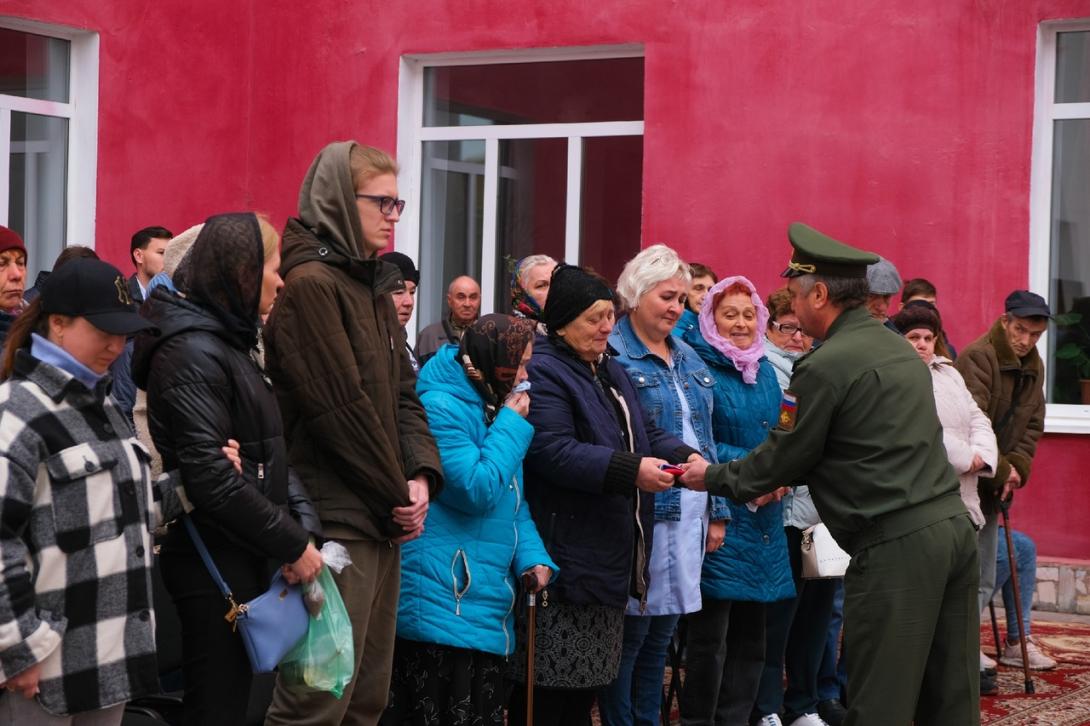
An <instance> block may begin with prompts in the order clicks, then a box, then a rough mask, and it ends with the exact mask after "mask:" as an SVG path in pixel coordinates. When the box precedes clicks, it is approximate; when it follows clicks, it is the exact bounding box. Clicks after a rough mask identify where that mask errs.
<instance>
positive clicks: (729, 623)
mask: <svg viewBox="0 0 1090 726" xmlns="http://www.w3.org/2000/svg"><path fill="white" fill-rule="evenodd" d="M687 617H688V621H689V634H688V637H687V639H686V644H685V687H684V688H682V690H681V723H682V726H698V725H700V726H703V725H710V724H727V725H728V726H734V724H745V723H747V722H748V721H749V714H750V711H751V710H752V709H753V701H754V699H755V698H756V696H757V686H758V684H759V683H760V681H761V672H762V671H763V670H764V663H765V603H763V602H745V601H741V600H713V599H711V598H704V607H703V608H702V609H701V610H700V612H698V613H693V614H692V615H689V616H687Z"/></svg>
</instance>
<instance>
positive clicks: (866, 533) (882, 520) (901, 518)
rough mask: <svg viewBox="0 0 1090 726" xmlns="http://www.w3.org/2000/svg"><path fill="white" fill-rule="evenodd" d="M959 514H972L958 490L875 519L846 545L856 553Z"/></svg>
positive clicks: (849, 551) (847, 549)
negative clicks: (969, 512)
mask: <svg viewBox="0 0 1090 726" xmlns="http://www.w3.org/2000/svg"><path fill="white" fill-rule="evenodd" d="M959 514H963V515H966V516H968V512H967V511H966V509H965V505H964V504H963V503H962V501H961V494H960V493H959V492H958V491H957V490H954V491H953V492H950V493H949V494H944V495H943V496H941V497H937V498H935V499H931V500H930V501H926V502H923V503H922V504H916V505H914V506H911V507H907V508H905V509H898V510H897V511H896V512H889V513H887V514H883V515H881V516H880V517H878V518H877V519H874V520H873V522H872V524H871V526H869V527H867V528H866V529H864V530H863V531H862V532H860V533H859V534H857V535H855V536H854V537H852V538H851V540H850V541H849V542H848V543H847V544H848V546H847V547H845V548H844V549H845V551H846V552H848V553H849V554H853V555H854V554H855V553H856V552H860V551H862V550H865V549H866V548H868V547H873V546H874V545H876V544H881V543H882V542H889V541H890V540H893V539H897V538H898V537H904V536H905V535H906V534H912V533H913V532H916V531H918V530H921V529H923V528H924V527H927V526H930V525H932V524H934V523H935V522H941V521H943V520H944V519H950V518H951V517H956V516H958V515H959Z"/></svg>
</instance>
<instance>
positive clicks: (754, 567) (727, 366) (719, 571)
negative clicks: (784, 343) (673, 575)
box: [684, 328, 795, 602]
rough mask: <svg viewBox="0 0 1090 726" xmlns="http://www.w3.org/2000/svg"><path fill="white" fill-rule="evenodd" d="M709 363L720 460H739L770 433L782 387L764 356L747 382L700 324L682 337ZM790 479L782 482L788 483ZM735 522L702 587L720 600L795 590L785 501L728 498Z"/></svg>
mask: <svg viewBox="0 0 1090 726" xmlns="http://www.w3.org/2000/svg"><path fill="white" fill-rule="evenodd" d="M684 339H685V342H686V343H688V344H689V345H691V346H692V347H693V348H694V349H695V350H696V352H697V354H698V355H699V356H700V357H701V358H703V359H704V362H705V363H707V364H708V369H709V370H710V371H711V374H712V376H713V377H714V378H715V379H716V386H715V389H714V390H715V404H714V408H713V411H714V413H713V416H712V430H713V432H714V435H715V444H716V455H717V456H718V457H719V461H720V462H727V461H730V460H731V459H739V458H741V457H743V456H745V455H746V454H747V453H749V450H750V449H752V448H754V447H756V446H757V445H758V444H760V443H761V442H762V441H764V440H765V438H766V437H767V436H768V432H769V431H770V430H771V429H772V428H773V427H774V426H775V425H776V423H777V421H778V419H779V413H780V398H781V394H780V386H779V384H778V383H777V382H776V371H775V369H774V368H773V367H772V364H771V363H769V362H768V359H767V358H762V359H761V368H760V370H759V371H758V373H757V381H756V382H755V383H753V384H747V383H745V382H744V381H743V380H742V374H741V373H740V372H739V371H738V369H737V368H735V367H734V363H733V362H731V361H730V360H729V359H728V358H727V357H726V356H725V355H723V354H722V353H720V352H719V351H718V350H716V349H715V348H713V347H712V346H711V345H710V344H709V343H708V342H707V341H706V340H704V336H702V335H700V329H699V328H696V329H694V330H690V331H689V332H688V333H686V334H685V336H684ZM790 483H791V482H784V484H785V485H786V484H790ZM730 510H731V515H732V518H731V523H730V525H729V526H728V527H727V535H726V537H725V538H724V540H723V546H722V547H720V548H719V549H718V550H717V551H715V552H713V553H712V554H710V555H707V556H705V558H704V571H703V574H702V575H701V579H700V591H701V593H702V594H703V595H704V597H710V598H715V599H717V600H749V601H756V602H774V601H776V600H783V599H785V598H789V597H793V596H794V595H795V584H794V580H793V579H792V576H791V563H790V560H789V559H788V556H787V537H786V536H785V535H784V531H783V505H782V504H781V503H780V502H775V503H772V504H766V505H765V506H763V507H761V508H760V509H758V510H757V511H756V512H751V511H749V509H748V508H747V507H746V505H744V504H737V503H735V502H733V501H731V502H730Z"/></svg>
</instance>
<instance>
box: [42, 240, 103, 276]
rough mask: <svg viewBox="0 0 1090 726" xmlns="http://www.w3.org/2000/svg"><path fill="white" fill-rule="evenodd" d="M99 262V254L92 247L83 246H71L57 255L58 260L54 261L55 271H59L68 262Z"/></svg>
mask: <svg viewBox="0 0 1090 726" xmlns="http://www.w3.org/2000/svg"><path fill="white" fill-rule="evenodd" d="M82 259H89V260H97V259H98V254H97V253H96V252H95V251H94V250H93V249H91V248H90V247H84V246H83V245H70V246H68V247H65V248H64V249H63V250H61V253H60V254H59V255H57V259H56V260H54V261H53V269H54V270H57V269H59V268H60V267H61V265H63V264H64V263H66V262H71V261H72V260H82Z"/></svg>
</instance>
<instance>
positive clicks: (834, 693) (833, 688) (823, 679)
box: [818, 580, 848, 702]
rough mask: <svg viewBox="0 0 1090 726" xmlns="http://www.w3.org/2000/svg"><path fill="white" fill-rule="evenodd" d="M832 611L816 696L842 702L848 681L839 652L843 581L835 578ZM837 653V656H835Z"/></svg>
mask: <svg viewBox="0 0 1090 726" xmlns="http://www.w3.org/2000/svg"><path fill="white" fill-rule="evenodd" d="M834 582H836V594H835V595H833V613H832V616H831V617H830V618H829V631H828V635H827V636H826V639H825V655H824V656H823V657H822V659H821V668H820V669H819V670H818V698H820V699H821V700H822V701H829V700H832V699H834V698H835V699H837V700H838V701H841V702H844V701H845V698H844V690H845V688H844V687H845V685H847V682H848V675H847V671H846V670H845V668H844V655H843V653H840V630H841V628H842V627H843V625H844V581H843V580H835V581H834ZM838 654H839V656H840V657H839V658H838V657H837V656H838Z"/></svg>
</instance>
